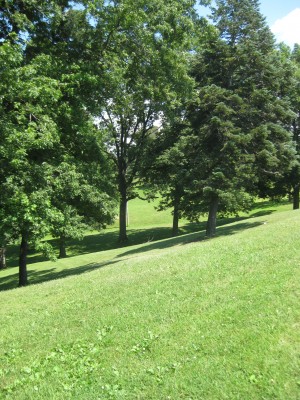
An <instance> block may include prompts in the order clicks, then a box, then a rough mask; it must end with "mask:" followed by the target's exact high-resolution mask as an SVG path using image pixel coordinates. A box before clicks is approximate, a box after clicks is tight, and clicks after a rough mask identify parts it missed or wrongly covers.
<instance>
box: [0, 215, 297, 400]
mask: <svg viewBox="0 0 300 400" xmlns="http://www.w3.org/2000/svg"><path fill="white" fill-rule="evenodd" d="M299 216H300V215H299V212H298V211H292V212H282V213H274V214H270V215H264V216H261V217H257V218H251V219H249V220H245V221H238V222H236V223H234V224H231V225H228V226H226V227H221V228H219V231H218V232H219V234H220V236H219V237H217V238H215V239H213V240H210V241H206V240H203V241H194V240H195V239H197V238H199V237H200V236H199V234H190V235H186V236H182V237H180V238H176V239H168V240H165V241H160V242H157V243H155V242H154V243H147V244H143V245H139V246H132V247H130V248H123V249H112V250H109V251H105V252H100V253H93V254H88V255H82V256H77V257H73V258H70V259H67V260H63V261H60V262H59V263H61V264H59V266H56V267H55V268H56V269H57V270H58V271H59V269H60V268H61V276H62V275H63V274H66V275H67V273H66V271H64V270H63V267H64V266H66V267H68V268H69V271H71V273H72V274H73V273H75V274H76V271H77V272H80V273H82V272H87V271H89V273H84V274H80V275H74V276H70V277H68V278H66V279H60V280H52V281H50V282H45V283H43V284H40V285H35V286H31V287H28V288H22V289H16V290H12V291H6V292H1V293H0V301H1V308H0V320H1V321H3V323H2V324H1V326H0V378H1V386H0V388H1V389H0V398H1V396H2V397H3V398H6V397H7V398H12V399H31V398H32V399H67V398H71V399H123V398H127V399H175V400H176V399H289V400H292V399H299V398H300V391H299V377H297V373H298V372H299V321H300V319H299V314H300V309H299V302H298V298H297V295H299V282H300V280H299V261H300V246H299V242H300V230H299ZM101 266H102V267H103V268H100V267H101ZM53 268H54V267H53V264H52V263H43V268H42V269H41V265H40V264H33V270H32V271H31V274H33V273H36V274H37V275H38V276H41V275H42V274H45V275H46V278H47V274H49V277H51V276H52V275H51V274H52V273H53V271H52V269H53ZM55 276H60V275H59V273H58V275H57V273H56V275H55Z"/></svg>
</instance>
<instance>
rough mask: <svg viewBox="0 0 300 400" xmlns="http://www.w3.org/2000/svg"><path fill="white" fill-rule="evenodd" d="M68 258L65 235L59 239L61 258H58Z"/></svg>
mask: <svg viewBox="0 0 300 400" xmlns="http://www.w3.org/2000/svg"><path fill="white" fill-rule="evenodd" d="M66 257H67V252H66V239H65V237H64V236H63V235H61V237H60V238H59V256H58V258H66Z"/></svg>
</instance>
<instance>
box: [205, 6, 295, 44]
mask: <svg viewBox="0 0 300 400" xmlns="http://www.w3.org/2000/svg"><path fill="white" fill-rule="evenodd" d="M201 9H203V10H204V8H203V7H201ZM260 10H261V13H262V15H263V16H264V17H266V21H267V24H268V25H269V27H270V28H271V30H272V32H273V33H274V35H275V38H276V40H277V42H285V43H286V44H288V45H289V46H291V47H293V45H294V43H299V44H300V0H260ZM206 13H207V12H206Z"/></svg>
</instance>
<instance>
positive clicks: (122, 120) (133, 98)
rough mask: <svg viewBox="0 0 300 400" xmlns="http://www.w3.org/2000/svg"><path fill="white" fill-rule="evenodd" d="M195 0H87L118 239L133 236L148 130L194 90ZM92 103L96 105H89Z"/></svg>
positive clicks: (97, 107)
mask: <svg viewBox="0 0 300 400" xmlns="http://www.w3.org/2000/svg"><path fill="white" fill-rule="evenodd" d="M193 3H194V2H193V1H190V0H188V1H187V0H184V1H182V0H181V1H177V0H176V1H172V2H171V1H167V2H166V1H162V0H155V1H152V2H150V3H149V2H148V1H145V0H139V1H138V2H136V1H132V0H122V1H108V2H104V3H102V2H100V3H97V4H95V3H94V2H91V3H89V12H90V14H91V16H92V20H93V24H94V26H95V40H94V42H93V44H92V49H93V55H94V60H95V61H96V62H95V63H93V64H92V65H91V67H92V68H93V72H94V77H95V87H94V98H95V93H97V94H98V97H97V98H95V103H94V112H95V111H96V113H95V115H97V117H98V122H99V127H100V129H101V130H104V131H105V134H106V143H107V152H108V153H109V155H110V156H111V158H112V159H113V161H114V163H115V167H116V176H117V185H118V189H119V197H120V207H119V221H120V231H119V241H120V242H124V241H126V240H127V232H126V208H127V202H128V201H129V200H130V199H133V198H134V197H136V196H137V192H136V190H135V188H136V184H137V176H138V170H139V167H140V163H141V161H142V158H143V155H144V149H145V143H146V141H147V137H148V136H149V134H150V133H151V130H152V128H153V126H154V124H155V122H156V121H160V123H162V120H163V119H164V118H165V117H166V115H167V114H168V111H169V110H170V109H172V108H174V107H175V106H176V105H177V103H178V101H179V99H180V98H182V97H185V96H186V95H187V93H188V92H189V90H190V87H191V81H190V79H189V78H188V75H187V72H186V65H187V55H188V50H189V49H190V37H191V35H192V29H193V21H192V17H193V16H194V15H195V13H194V9H193ZM90 107H91V108H92V106H91V104H90Z"/></svg>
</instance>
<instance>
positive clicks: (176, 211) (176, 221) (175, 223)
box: [172, 193, 180, 236]
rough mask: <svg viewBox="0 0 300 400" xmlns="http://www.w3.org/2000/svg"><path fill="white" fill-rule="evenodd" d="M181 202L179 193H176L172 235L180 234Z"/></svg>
mask: <svg viewBox="0 0 300 400" xmlns="http://www.w3.org/2000/svg"><path fill="white" fill-rule="evenodd" d="M179 204H180V196H178V195H177V193H175V196H174V209H173V227H172V236H178V234H179Z"/></svg>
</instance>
